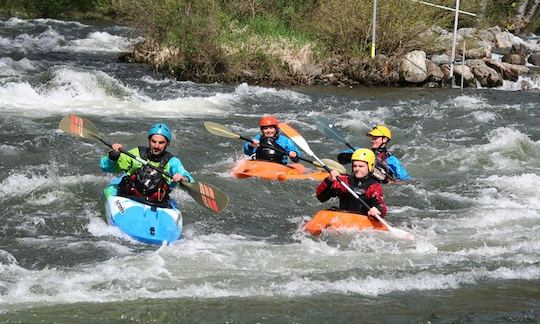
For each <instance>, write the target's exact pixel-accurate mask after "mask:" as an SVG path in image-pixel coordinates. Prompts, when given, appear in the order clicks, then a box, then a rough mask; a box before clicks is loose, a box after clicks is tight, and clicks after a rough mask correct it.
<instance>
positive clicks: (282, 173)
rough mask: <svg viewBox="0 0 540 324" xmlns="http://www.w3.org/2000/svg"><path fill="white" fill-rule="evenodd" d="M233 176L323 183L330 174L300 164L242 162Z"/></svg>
mask: <svg viewBox="0 0 540 324" xmlns="http://www.w3.org/2000/svg"><path fill="white" fill-rule="evenodd" d="M232 175H233V176H234V177H236V178H238V179H243V178H249V177H257V178H261V179H264V180H279V181H286V180H292V179H297V180H316V181H322V180H324V178H326V177H327V176H328V173H327V172H326V171H317V170H311V169H308V168H306V167H305V166H303V165H302V164H300V163H292V164H288V165H283V164H280V163H275V162H268V161H258V160H241V161H239V162H238V163H237V165H236V166H235V168H234V169H233V170H232Z"/></svg>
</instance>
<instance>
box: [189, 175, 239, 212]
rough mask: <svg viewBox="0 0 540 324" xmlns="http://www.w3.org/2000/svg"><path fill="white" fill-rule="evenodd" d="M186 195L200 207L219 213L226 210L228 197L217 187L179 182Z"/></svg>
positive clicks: (199, 183)
mask: <svg viewBox="0 0 540 324" xmlns="http://www.w3.org/2000/svg"><path fill="white" fill-rule="evenodd" d="M180 185H181V186H182V187H184V189H186V191H187V192H188V194H189V195H190V196H191V197H192V198H193V199H194V200H195V201H196V202H197V203H198V204H199V205H201V206H203V207H205V208H207V209H209V210H211V211H212V212H214V213H219V212H221V211H223V210H224V209H225V208H227V205H228V204H229V196H227V194H226V193H224V192H223V191H221V190H219V189H218V188H217V187H215V186H213V185H211V184H208V183H203V182H180Z"/></svg>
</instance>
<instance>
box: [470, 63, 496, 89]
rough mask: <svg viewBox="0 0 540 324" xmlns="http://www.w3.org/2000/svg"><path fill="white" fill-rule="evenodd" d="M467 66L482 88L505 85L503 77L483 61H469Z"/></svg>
mask: <svg viewBox="0 0 540 324" xmlns="http://www.w3.org/2000/svg"><path fill="white" fill-rule="evenodd" d="M466 64H467V66H468V67H469V68H470V69H471V72H472V73H473V74H474V76H475V78H476V80H478V82H480V85H481V86H482V87H490V88H492V87H500V86H501V85H502V84H503V79H502V76H501V75H500V74H499V73H497V71H495V69H492V68H490V67H489V66H487V65H486V63H485V62H484V61H483V60H467V61H466Z"/></svg>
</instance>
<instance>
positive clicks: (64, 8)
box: [0, 0, 112, 18]
mask: <svg viewBox="0 0 540 324" xmlns="http://www.w3.org/2000/svg"><path fill="white" fill-rule="evenodd" d="M110 9H111V0H2V1H0V13H3V14H6V15H19V16H22V17H40V18H68V17H76V18H89V17H92V18H95V17H97V16H99V17H100V18H104V17H105V16H106V15H111V14H112V13H111V11H110Z"/></svg>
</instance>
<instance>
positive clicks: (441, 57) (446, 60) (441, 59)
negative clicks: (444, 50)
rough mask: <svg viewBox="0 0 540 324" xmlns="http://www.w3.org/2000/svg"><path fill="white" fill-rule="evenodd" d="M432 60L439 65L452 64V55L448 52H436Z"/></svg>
mask: <svg viewBox="0 0 540 324" xmlns="http://www.w3.org/2000/svg"><path fill="white" fill-rule="evenodd" d="M430 60H431V61H432V62H433V63H435V64H437V65H442V64H450V56H448V54H434V55H432V56H431V59H430Z"/></svg>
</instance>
